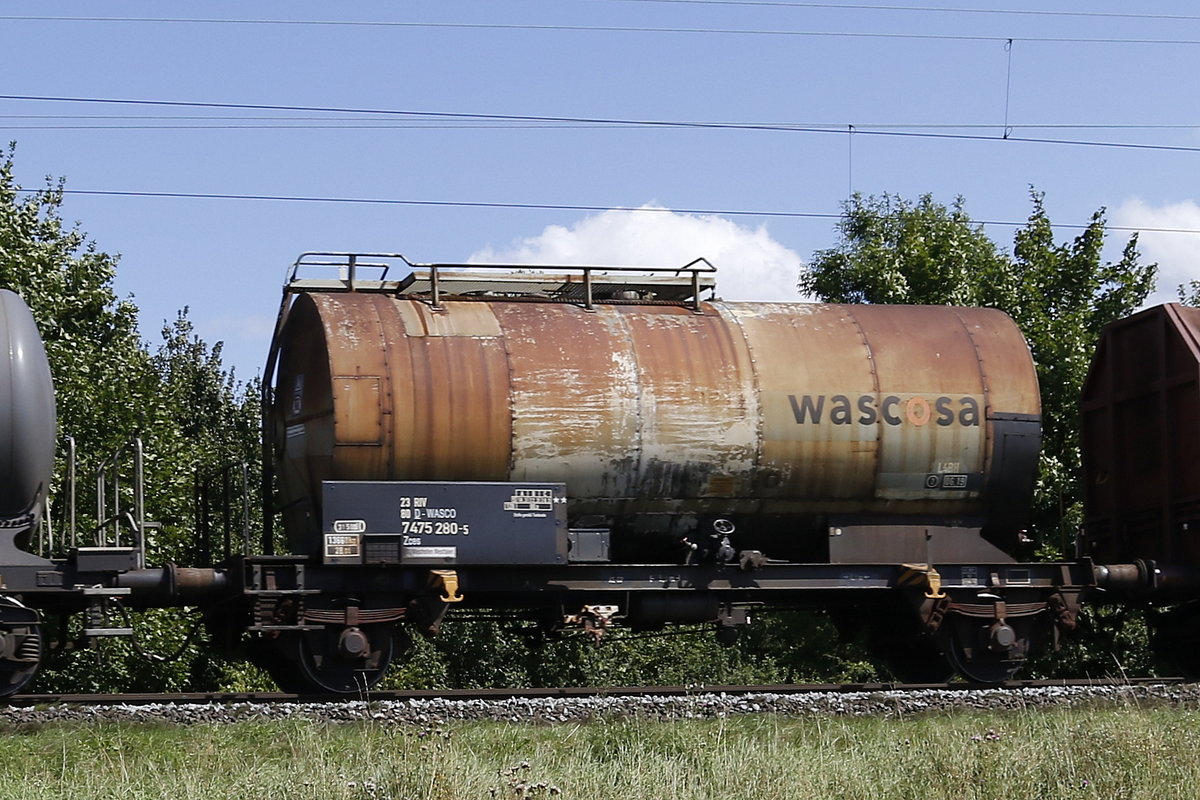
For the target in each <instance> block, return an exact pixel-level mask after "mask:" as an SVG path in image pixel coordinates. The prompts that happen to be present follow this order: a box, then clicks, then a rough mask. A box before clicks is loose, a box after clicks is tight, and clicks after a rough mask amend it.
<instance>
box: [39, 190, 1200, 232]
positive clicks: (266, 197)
mask: <svg viewBox="0 0 1200 800" xmlns="http://www.w3.org/2000/svg"><path fill="white" fill-rule="evenodd" d="M17 191H18V192H19V193H21V194H38V193H40V192H43V191H45V190H44V189H18V190H17ZM55 191H58V190H57V189H55ZM62 193H63V194H64V195H79V196H97V197H129V198H158V199H173V200H240V201H257V202H283V203H341V204H357V205H389V206H428V207H434V208H437V207H445V208H485V209H486V208H491V209H513V210H530V211H584V212H595V213H603V212H607V211H622V212H629V213H656V214H689V215H695V216H720V217H769V218H790V219H841V218H842V217H843V216H845V215H844V214H843V213H842V212H830V211H763V210H749V209H727V208H726V209H703V208H666V207H662V206H638V207H622V206H606V205H592V204H581V203H570V204H568V203H517V202H502V201H484V200H416V199H403V198H387V197H335V196H308V195H277V194H236V193H230V192H160V191H134V190H119V189H63V190H62ZM970 223H971V224H973V225H987V226H1006V227H1021V226H1023V225H1025V224H1026V221H1012V220H986V219H973V220H970ZM1051 227H1053V228H1065V229H1068V230H1085V229H1087V228H1088V227H1090V223H1070V222H1056V223H1052V224H1051ZM1104 227H1105V230H1110V231H1122V232H1130V233H1138V232H1141V233H1200V228H1149V227H1141V226H1132V225H1110V224H1108V223H1105V225H1104Z"/></svg>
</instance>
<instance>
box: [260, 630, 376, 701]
mask: <svg viewBox="0 0 1200 800" xmlns="http://www.w3.org/2000/svg"><path fill="white" fill-rule="evenodd" d="M395 637H396V629H395V626H394V625H392V624H390V623H387V624H379V625H363V626H362V627H346V626H341V625H327V626H325V628H323V629H322V630H319V631H288V632H286V633H284V634H282V635H281V636H280V637H279V638H278V639H276V640H275V641H274V642H273V646H272V647H271V648H270V649H272V650H273V651H274V652H273V653H272V654H270V655H269V656H268V657H267V659H265V660H264V662H263V666H264V667H266V669H267V671H268V672H269V673H270V674H271V677H272V678H274V679H275V682H276V683H278V684H279V688H280V689H283V690H284V691H285V692H294V693H297V694H304V693H309V692H312V693H317V694H324V693H332V694H357V693H359V692H364V691H366V690H368V689H370V688H371V687H373V686H375V685H376V684H377V683H379V681H381V680H382V679H383V676H384V675H386V674H387V670H388V666H389V665H390V664H391V662H392V654H393V652H395V649H396V648H395Z"/></svg>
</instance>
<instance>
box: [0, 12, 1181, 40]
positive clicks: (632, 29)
mask: <svg viewBox="0 0 1200 800" xmlns="http://www.w3.org/2000/svg"><path fill="white" fill-rule="evenodd" d="M0 22H100V23H153V24H163V25H169V24H186V25H310V26H335V27H378V28H413V29H439V28H440V29H447V30H454V29H461V30H512V31H558V32H575V33H634V34H642V33H667V34H691V35H718V36H768V37H833V38H862V39H910V40H925V41H929V40H935V41H937V40H940V41H960V42H1006V41H1008V40H1009V39H1014V40H1015V41H1020V42H1036V43H1040V44H1132V45H1185V46H1195V45H1200V39H1168V38H1128V37H1117V36H1112V37H1088V36H1021V37H1011V36H997V35H987V34H965V33H899V32H894V31H801V30H782V29H769V28H705V27H673V26H641V25H555V24H535V23H518V22H401V21H390V20H330V19H326V20H315V19H312V20H299V19H232V18H230V19H225V18H204V17H99V16H60V17H56V16H33V15H11V14H10V15H0Z"/></svg>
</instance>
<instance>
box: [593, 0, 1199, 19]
mask: <svg viewBox="0 0 1200 800" xmlns="http://www.w3.org/2000/svg"><path fill="white" fill-rule="evenodd" d="M607 1H608V2H624V3H644V4H652V3H657V4H663V5H668V4H670V5H697V6H749V7H760V8H820V9H829V10H839V11H905V12H930V13H939V14H997V15H1006V16H1036V17H1091V18H1096V19H1145V20H1165V21H1185V20H1187V21H1200V16H1196V15H1194V14H1147V13H1139V12H1128V11H1125V12H1122V11H1054V10H1050V9H1030V8H963V7H961V6H960V7H947V6H903V5H881V4H872V3H810V2H800V0H607Z"/></svg>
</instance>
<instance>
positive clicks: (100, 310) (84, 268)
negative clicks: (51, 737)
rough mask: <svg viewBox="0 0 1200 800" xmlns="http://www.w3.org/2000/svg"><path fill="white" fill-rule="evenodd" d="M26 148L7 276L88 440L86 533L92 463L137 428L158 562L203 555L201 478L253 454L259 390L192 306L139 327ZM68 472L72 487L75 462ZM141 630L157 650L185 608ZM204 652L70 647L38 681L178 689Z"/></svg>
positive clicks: (3, 251)
mask: <svg viewBox="0 0 1200 800" xmlns="http://www.w3.org/2000/svg"><path fill="white" fill-rule="evenodd" d="M14 155H15V145H14V144H10V145H9V146H8V147H7V148H5V149H0V286H4V287H6V288H9V289H12V290H13V291H15V292H17V293H18V294H19V295H21V297H22V298H23V299H24V300H25V302H26V304H28V305H29V307H30V309H31V311H32V312H33V316H34V319H35V320H36V321H37V323H38V327H39V330H40V332H41V334H42V338H43V341H44V342H45V345H46V352H47V356H48V357H49V360H50V368H51V372H52V374H53V376H54V382H55V394H56V401H57V407H58V416H59V429H60V430H61V431H62V432H63V433H64V434H66V435H71V436H72V437H74V439H75V441H76V444H77V450H78V459H77V461H78V475H79V489H80V496H79V503H78V509H79V512H80V515H79V516H80V521H79V532H80V536H79V542H80V544H91V543H94V542H95V526H96V523H97V520H96V519H95V518H94V514H93V515H91V516H89V514H90V512H92V511H93V510H94V509H95V500H94V495H93V493H92V489H93V487H94V480H92V479H91V475H92V473H93V472H94V470H95V469H96V468H97V467H98V466H99V465H101V464H103V463H105V462H106V461H107V460H108V459H109V458H110V457H111V456H112V454H113V453H114V452H116V451H117V450H118V449H119V448H121V447H123V446H125V445H126V444H128V443H129V442H131V441H132V440H133V439H134V438H135V437H136V438H141V439H142V440H143V441H144V443H145V450H146V454H147V456H146V464H145V467H146V483H147V492H146V511H147V517H148V518H149V519H152V520H157V521H159V522H160V523H161V524H162V527H161V528H160V529H158V530H157V531H156V532H155V534H154V535H153V537H148V538H150V541H149V544H148V548H147V549H148V562H149V563H151V564H162V563H164V562H165V561H168V560H177V561H180V562H187V563H195V559H194V558H193V556H194V555H195V552H196V551H195V531H196V520H195V515H194V502H193V480H192V476H193V474H196V473H206V472H212V471H214V470H216V469H218V468H219V467H222V466H224V465H225V464H228V463H230V462H236V461H242V460H246V459H247V458H249V459H250V460H251V462H253V454H254V453H255V452H256V450H257V441H258V423H257V418H258V413H257V400H256V397H257V389H256V387H254V386H244V385H242V384H239V383H238V382H237V381H235V380H234V378H233V376H232V374H230V373H228V372H226V370H225V369H224V368H223V367H222V365H221V360H220V345H216V346H214V347H211V348H210V347H209V346H208V345H207V344H205V343H204V342H203V341H202V340H200V339H199V337H197V336H196V335H195V333H194V332H193V330H192V326H191V323H190V321H189V320H188V319H187V316H186V310H185V311H184V312H181V313H180V315H179V317H178V318H177V319H176V320H175V321H174V322H173V323H171V324H164V328H163V340H162V343H161V345H159V346H158V348H157V349H156V350H151V348H150V347H148V346H147V345H146V344H145V343H144V342H143V341H142V339H141V337H140V336H139V334H138V310H137V307H136V306H135V305H134V304H133V302H132V301H130V300H127V299H121V298H119V297H118V296H117V294H116V291H115V289H114V288H113V280H114V278H115V276H116V268H117V260H118V259H117V257H116V256H113V255H110V254H108V253H105V252H102V251H101V250H100V249H99V248H98V247H97V246H96V244H95V242H93V241H91V240H90V239H89V238H88V237H87V235H86V234H85V233H84V232H83V231H82V230H81V229H80V227H79V226H78V225H77V224H76V225H73V226H72V225H68V224H67V223H65V222H64V221H63V219H62V217H61V214H60V209H61V206H62V202H63V196H64V195H63V188H64V180H63V179H61V178H59V179H47V181H46V184H45V186H44V187H43V188H42V189H39V190H36V191H31V192H26V191H23V190H22V188H21V187H20V186H19V185H18V184H17V182H16V179H15V177H14ZM126 461H128V459H126ZM56 472H57V478H56V480H55V488H56V489H61V488H62V483H63V477H64V475H65V472H66V469H65V463H60V464H59V467H58V469H57V471H56ZM253 481H254V479H253V478H251V486H254V485H255V484H254V482H253ZM130 503H131V498H129V497H126V498H125V499H123V501H122V504H123V506H124V507H125V508H129V507H130ZM65 510H66V503H65V502H63V501H62V500H61V498H60V499H59V500H58V501H57V502H56V503H55V504H54V511H55V513H54V514H53V515H52V516H53V517H54V522H55V526H56V528H57V533H58V537H59V538H58V542H59V544H60V545H61V544H62V543H63V538H62V537H63V534H64V533H65V531H64V530H63V528H64V524H63V523H64V519H65V516H66V514H65ZM128 541H130V540H129V538H128V534H126V538H125V542H128ZM76 627H77V626H76ZM142 628H143V629H144V633H145V635H147V636H148V637H149V639H150V640H151V641H152V643H153V646H154V647H156V648H162V649H167V648H171V649H173V647H174V646H176V645H178V644H179V643H180V641H181V640H182V639H183V637H184V633H185V630H186V628H187V624H186V622H185V621H184V620H183V618H182V617H181V616H180V615H179V614H177V613H174V612H160V613H156V614H151V615H149V616H148V617H147V619H146V620H145V624H144V625H143V626H142ZM198 659H200V660H202V659H201V657H200V656H199V650H198V649H197V648H195V647H192V648H191V649H190V650H188V651H187V652H186V653H185V658H184V659H183V660H181V661H180V662H178V663H177V664H175V665H174V666H172V667H164V666H163V665H161V664H158V665H154V666H153V667H145V666H144V665H143V664H142V662H139V661H138V660H137V659H135V658H133V657H132V654H131V652H130V649H129V648H128V646H127V645H126V644H123V643H108V644H106V645H105V646H104V648H103V651H94V652H93V653H91V654H86V653H85V654H80V655H78V656H74V657H67V656H64V657H63V658H61V659H60V661H59V663H58V664H57V666H59V667H60V668H61V671H60V672H59V673H58V674H57V675H55V674H48V675H46V674H44V677H42V678H40V679H39V684H40V685H41V686H43V687H45V688H59V689H67V688H81V689H82V688H92V689H112V688H123V687H129V686H132V685H135V684H134V682H135V681H136V682H138V683H137V684H136V685H139V686H140V687H142V688H172V687H173V688H179V687H181V686H182V685H184V684H185V683H186V682H187V681H188V680H189V674H190V673H191V672H193V671H195V670H196V667H195V663H194V662H197V660H198ZM210 672H211V670H210Z"/></svg>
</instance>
